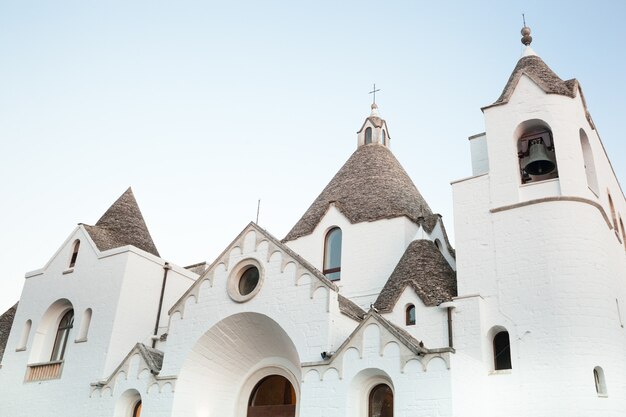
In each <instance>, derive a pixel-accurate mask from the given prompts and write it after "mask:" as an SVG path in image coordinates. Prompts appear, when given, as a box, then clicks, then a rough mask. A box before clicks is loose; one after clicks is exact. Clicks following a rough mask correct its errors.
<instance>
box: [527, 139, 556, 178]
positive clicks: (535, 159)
mask: <svg viewBox="0 0 626 417" xmlns="http://www.w3.org/2000/svg"><path fill="white" fill-rule="evenodd" d="M554 168H556V165H555V163H554V162H552V160H551V159H550V157H549V156H548V154H547V152H546V145H545V144H544V143H543V141H542V140H541V139H539V140H533V141H530V143H529V145H528V159H527V161H526V165H524V171H526V172H527V173H528V174H530V175H546V174H549V173H551V172H552V171H554Z"/></svg>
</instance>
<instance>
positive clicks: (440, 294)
mask: <svg viewBox="0 0 626 417" xmlns="http://www.w3.org/2000/svg"><path fill="white" fill-rule="evenodd" d="M408 286H411V287H412V288H413V289H414V290H415V292H416V293H417V295H419V297H420V299H421V300H422V301H423V302H424V304H425V305H427V306H436V305H438V304H440V303H441V302H442V301H448V300H450V299H452V297H454V296H456V294H457V292H456V291H457V286H456V273H455V272H454V270H453V269H452V268H451V267H450V264H448V262H447V261H446V259H445V258H444V257H443V255H442V254H441V252H440V251H439V249H437V247H436V246H435V244H434V243H433V242H431V241H430V240H415V241H413V242H411V244H410V245H409V246H408V247H407V248H406V251H405V252H404V255H402V258H400V262H398V265H396V268H395V269H394V270H393V272H392V273H391V276H390V277H389V279H388V280H387V283H386V284H385V286H384V287H383V289H382V291H381V292H380V294H379V295H378V298H377V299H376V303H374V306H375V307H376V308H377V309H378V310H379V311H380V312H381V313H389V312H391V310H393V307H394V306H395V304H396V302H397V301H398V298H400V295H401V294H402V292H403V291H404V290H405V288H406V287H408Z"/></svg>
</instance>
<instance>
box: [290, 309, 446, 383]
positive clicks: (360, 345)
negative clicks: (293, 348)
mask: <svg viewBox="0 0 626 417" xmlns="http://www.w3.org/2000/svg"><path fill="white" fill-rule="evenodd" d="M368 329H369V330H368ZM374 329H376V335H374V334H373V330H374ZM366 333H369V335H366ZM367 337H370V338H371V337H376V338H377V339H378V340H370V342H372V343H371V345H370V348H369V349H368V348H367V346H366V343H365V339H366V338H367ZM388 345H394V346H397V348H395V347H394V348H387V346H388ZM374 346H375V347H376V349H372V347H374ZM373 350H374V351H375V355H376V356H377V357H380V358H387V357H395V356H397V357H398V360H399V368H400V370H401V372H402V373H404V370H405V368H406V365H407V364H408V363H409V362H412V361H416V362H418V363H419V364H420V368H421V370H422V371H423V372H426V371H427V367H428V363H429V362H430V361H431V360H433V359H435V358H440V359H442V360H443V361H444V362H445V364H446V367H447V368H448V369H449V368H450V353H453V352H454V349H452V348H449V347H444V348H438V349H428V348H425V347H424V346H423V344H422V343H421V342H419V341H417V340H415V339H413V337H412V336H411V335H409V334H408V333H406V332H404V331H403V330H402V329H399V328H397V327H396V326H395V325H393V324H392V323H390V322H389V321H387V320H386V319H385V318H383V317H382V316H381V315H379V314H378V313H376V312H374V311H373V310H370V312H368V313H367V315H366V316H365V318H364V319H363V321H362V322H361V323H360V324H359V325H358V326H357V328H356V329H355V330H354V331H353V332H352V334H351V335H350V336H349V337H348V338H347V339H346V341H345V342H344V343H343V344H342V345H341V346H340V347H339V348H338V349H337V351H336V352H334V353H331V355H330V357H329V358H327V359H325V360H322V361H319V362H310V363H303V364H302V366H303V368H304V369H306V371H305V372H307V373H308V371H309V370H317V371H318V373H319V374H320V378H321V380H323V379H324V375H325V374H326V371H327V370H328V369H331V368H333V369H336V370H337V373H338V374H339V378H340V379H342V378H343V373H344V367H345V365H346V364H347V363H354V362H355V361H364V362H363V363H364V364H367V363H369V362H368V361H370V360H371V359H372V358H371V357H369V356H368V355H371V354H372V353H373Z"/></svg>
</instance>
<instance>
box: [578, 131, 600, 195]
mask: <svg viewBox="0 0 626 417" xmlns="http://www.w3.org/2000/svg"><path fill="white" fill-rule="evenodd" d="M580 147H581V148H582V150H583V161H584V163H585V174H586V175H587V185H588V186H589V188H590V189H591V191H593V192H594V193H595V194H596V195H598V193H599V189H598V177H597V176H596V164H595V162H594V160H593V152H592V151H591V145H589V138H588V137H587V134H586V133H585V131H584V130H582V129H580Z"/></svg>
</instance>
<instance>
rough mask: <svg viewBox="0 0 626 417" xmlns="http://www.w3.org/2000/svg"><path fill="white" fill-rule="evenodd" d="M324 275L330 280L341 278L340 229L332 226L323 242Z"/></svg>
mask: <svg viewBox="0 0 626 417" xmlns="http://www.w3.org/2000/svg"><path fill="white" fill-rule="evenodd" d="M323 273H324V275H326V278H328V279H329V280H331V281H336V280H338V279H340V278H341V229H340V228H338V227H334V228H332V229H330V230H329V231H328V233H327V234H326V240H325V242H324V271H323Z"/></svg>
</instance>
